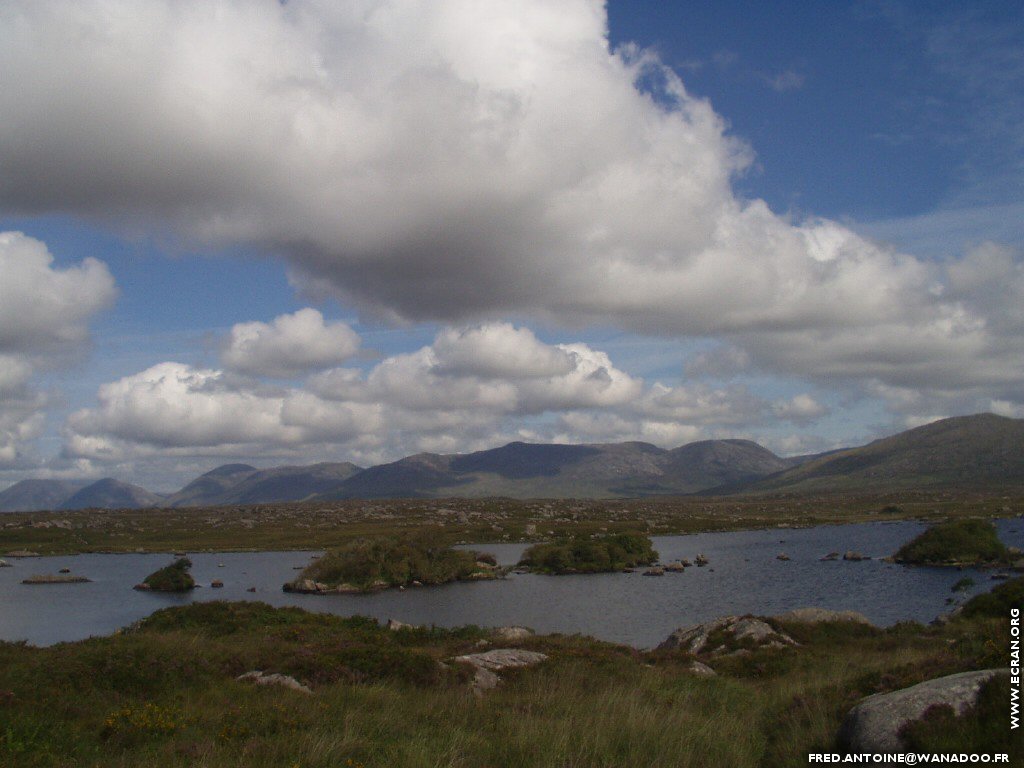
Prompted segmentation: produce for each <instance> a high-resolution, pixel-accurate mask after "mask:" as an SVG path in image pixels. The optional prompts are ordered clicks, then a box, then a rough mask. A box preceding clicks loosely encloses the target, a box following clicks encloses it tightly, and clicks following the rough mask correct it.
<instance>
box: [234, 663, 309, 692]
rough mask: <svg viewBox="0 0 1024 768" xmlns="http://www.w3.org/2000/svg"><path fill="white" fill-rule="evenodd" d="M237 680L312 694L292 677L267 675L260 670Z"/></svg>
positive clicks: (240, 676)
mask: <svg viewBox="0 0 1024 768" xmlns="http://www.w3.org/2000/svg"><path fill="white" fill-rule="evenodd" d="M235 679H236V680H248V681H251V682H253V683H255V684H256V685H279V686H281V687H283V688H291V689H292V690H293V691H299V692H300V693H312V691H311V690H310V689H309V688H307V687H306V686H304V685H303V684H302V683H300V682H299V681H298V680H296V679H295V678H294V677H291V676H290V675H281V674H278V673H277V672H272V673H269V674H268V673H266V672H261V671H260V670H258V669H257V670H253V671H252V672H246V673H245V674H244V675H239V676H238V677H236V678H235Z"/></svg>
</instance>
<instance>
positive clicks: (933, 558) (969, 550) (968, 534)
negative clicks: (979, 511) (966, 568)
mask: <svg viewBox="0 0 1024 768" xmlns="http://www.w3.org/2000/svg"><path fill="white" fill-rule="evenodd" d="M894 559H895V560H896V562H898V563H911V564H915V565H952V564H961V563H972V564H985V563H1002V562H1006V561H1007V560H1008V559H1009V554H1008V553H1007V551H1006V547H1005V546H1003V543H1002V542H1001V541H999V536H998V535H997V534H996V529H995V526H993V525H992V524H991V523H989V522H987V521H985V520H950V521H947V522H944V523H939V524H938V525H935V526H933V527H931V528H929V529H928V530H926V531H925V532H924V533H922V534H921V535H919V536H918V537H917V538H915V539H914V540H912V541H910V542H909V543H907V544H904V545H903V546H902V547H900V549H899V551H898V552H897V553H896V554H895V555H894Z"/></svg>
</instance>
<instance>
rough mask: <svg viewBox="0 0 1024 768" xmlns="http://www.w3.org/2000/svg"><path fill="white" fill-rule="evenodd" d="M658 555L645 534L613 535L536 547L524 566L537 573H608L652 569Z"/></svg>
mask: <svg viewBox="0 0 1024 768" xmlns="http://www.w3.org/2000/svg"><path fill="white" fill-rule="evenodd" d="M657 560H658V553H657V552H655V551H654V547H653V546H652V545H651V539H650V538H649V537H648V536H645V535H643V534H641V533H611V534H604V535H592V536H582V535H577V536H573V537H567V538H560V539H556V540H555V541H553V542H550V543H545V544H534V545H533V546H532V547H530V548H529V549H527V550H526V551H525V552H524V553H523V557H522V559H521V560H520V561H519V565H520V566H524V567H526V568H529V569H530V570H531V571H533V572H535V573H549V574H566V573H606V572H609V571H621V570H622V569H623V568H634V567H636V566H638V565H651V564H653V563H655V562H657Z"/></svg>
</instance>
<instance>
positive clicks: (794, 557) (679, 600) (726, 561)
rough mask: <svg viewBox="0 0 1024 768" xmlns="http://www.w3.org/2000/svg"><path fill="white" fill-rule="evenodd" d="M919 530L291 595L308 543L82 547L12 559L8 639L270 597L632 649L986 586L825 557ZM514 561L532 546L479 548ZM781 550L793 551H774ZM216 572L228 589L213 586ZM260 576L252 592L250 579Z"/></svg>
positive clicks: (923, 601)
mask: <svg viewBox="0 0 1024 768" xmlns="http://www.w3.org/2000/svg"><path fill="white" fill-rule="evenodd" d="M997 527H998V529H999V532H1000V537H1001V538H1002V540H1003V541H1004V542H1005V543H1006V544H1009V545H1013V546H1017V547H1021V548H1024V520H1022V519H1020V518H1011V519H1007V520H1000V521H998V522H997ZM923 529H924V526H923V525H922V524H920V523H913V522H898V523H869V524H861V525H841V526H822V527H818V528H806V529H781V528H780V529H771V530H763V531H739V532H732V533H702V534H695V535H692V536H660V537H655V538H654V544H655V548H656V549H657V550H658V552H659V553H660V555H661V561H662V562H663V563H667V562H671V561H673V560H677V559H679V558H682V557H687V558H690V559H691V560H692V559H693V558H694V557H695V556H696V555H697V553H698V552H703V553H704V554H705V555H707V556H708V558H709V559H710V561H711V563H710V565H709V566H708V567H706V568H696V567H695V568H688V569H687V570H686V572H685V573H682V574H675V573H666V574H665V575H664V576H662V577H649V576H644V575H643V574H642V573H641V572H640V571H638V572H636V573H632V574H619V573H615V574H598V575H592V576H533V575H528V574H522V575H518V574H513V575H510V576H509V577H508V578H507V579H504V580H500V581H489V582H474V583H465V584H450V585H447V586H443V587H431V588H420V589H407V590H404V591H398V590H389V591H386V592H379V593H376V594H372V595H329V596H319V595H294V594H286V593H284V592H282V591H281V585H282V584H283V583H284V582H285V581H290V580H291V579H293V578H294V577H295V575H296V574H297V573H298V571H297V570H296V569H295V568H296V567H297V566H304V565H306V564H307V563H308V562H309V559H310V556H311V555H312V554H313V553H310V552H254V553H222V554H216V553H214V554H191V553H190V554H189V557H190V558H191V560H192V562H193V569H192V573H193V575H194V576H195V578H196V581H197V582H199V583H200V584H203V585H204V586H203V588H202V589H197V590H195V591H194V592H192V593H190V594H187V595H163V594H154V593H147V592H136V591H134V590H132V589H131V587H132V585H134V584H137V583H138V582H140V581H142V579H143V578H144V577H145V576H146V575H147V574H149V573H151V572H152V571H154V570H156V569H157V568H159V567H161V566H163V565H166V564H167V563H169V562H170V561H171V556H170V555H160V554H155V555H153V554H151V555H75V556H59V557H42V558H27V559H21V560H12V559H10V558H8V562H10V563H13V567H11V568H0V639H3V640H27V641H28V642H30V643H33V644H37V645H48V644H52V643H56V642H61V641H67V640H78V639H81V638H85V637H89V636H91V635H105V634H110V633H111V632H113V631H115V630H117V629H118V628H120V627H123V626H125V625H127V624H130V623H131V622H133V621H135V620H137V619H139V618H142V617H143V616H147V615H148V614H150V613H152V612H153V611H155V610H157V609H159V608H163V607H166V606H170V605H180V604H183V603H188V602H192V601H195V600H262V601H264V602H267V603H270V604H271V605H298V606H301V607H303V608H307V609H309V610H313V611H325V612H330V613H336V614H340V615H353V614H361V615H365V616H373V617H375V618H378V619H381V620H384V619H387V618H392V617H393V618H396V619H399V620H401V621H404V622H407V623H410V624H436V625H438V626H458V625H462V624H478V625H481V626H501V625H506V624H520V625H525V626H528V627H532V628H534V629H535V630H537V631H539V632H545V633H547V632H562V633H567V634H572V633H582V634H586V635H592V636H594V637H598V638H601V639H604V640H610V641H614V642H619V643H627V644H630V645H634V646H637V647H641V648H643V647H650V646H654V645H657V644H658V643H659V642H661V641H662V640H664V639H665V637H667V636H668V635H669V634H670V633H671V632H672V631H673V630H675V629H676V628H678V627H680V626H685V625H687V624H693V623H696V622H700V621H704V620H706V619H711V618H714V617H717V616H724V615H728V614H744V613H753V614H760V615H772V614H776V613H781V612H782V611H787V610H790V609H792V608H799V607H803V606H818V607H822V608H834V609H852V610H855V611H860V612H861V613H863V614H864V615H866V616H867V617H868V618H869V619H871V620H872V621H874V622H875V623H877V624H879V625H883V626H884V625H890V624H894V623H896V622H898V621H902V620H907V619H912V620H916V621H921V622H927V621H930V620H931V619H933V618H934V617H935V616H936V615H938V614H939V613H942V612H944V611H947V610H949V609H950V606H949V605H947V603H946V600H947V598H950V597H953V596H954V595H953V593H952V592H951V589H950V588H951V587H952V585H953V584H954V583H956V582H957V581H958V580H959V579H961V578H963V577H964V576H970V577H972V578H973V579H974V581H975V582H976V583H975V586H974V587H972V588H970V589H969V590H967V591H966V592H965V593H958V598H957V599H958V600H963V599H965V598H966V597H969V596H970V595H972V594H976V593H978V592H981V591H987V590H989V589H991V587H992V586H993V583H994V582H992V581H991V572H986V571H973V570H966V571H958V570H955V569H943V568H916V567H906V566H899V565H893V564H890V563H884V562H881V561H880V560H869V561H863V562H843V561H837V562H821V561H820V560H819V558H821V557H822V556H823V555H825V554H826V553H828V552H831V551H838V552H840V553H842V552H845V551H847V550H851V549H852V550H857V551H859V552H862V553H864V554H866V555H870V556H872V557H876V558H878V557H883V556H885V555H889V554H892V553H893V552H894V551H895V550H896V549H898V548H899V546H900V545H902V544H903V543H905V542H906V541H909V540H910V539H911V538H913V537H914V536H916V535H917V534H918V533H920V532H921V531H922V530H923ZM477 548H478V549H481V550H486V551H490V552H493V553H494V554H495V555H496V556H497V557H498V559H499V561H500V562H502V563H505V564H511V563H515V562H516V560H517V559H518V557H519V554H520V553H521V552H522V550H523V548H524V545H520V544H496V545H482V546H479V547H477ZM781 552H785V553H786V554H788V555H789V556H790V558H791V560H789V561H788V562H784V561H780V560H777V559H776V555H778V554H779V553H781ZM62 567H67V568H70V569H71V570H72V572H73V573H75V574H80V575H83V576H88V577H89V578H91V579H92V580H93V581H92V582H91V583H88V584H58V585H36V586H30V585H25V584H21V583H20V582H21V580H22V579H23V578H25V577H27V576H30V575H32V574H35V573H55V572H57V570H58V569H60V568H62ZM213 579H220V580H222V581H223V582H224V588H223V589H212V588H210V587H209V583H210V581H212V580H213ZM250 587H255V588H256V592H255V593H253V592H248V591H247V589H248V588H250Z"/></svg>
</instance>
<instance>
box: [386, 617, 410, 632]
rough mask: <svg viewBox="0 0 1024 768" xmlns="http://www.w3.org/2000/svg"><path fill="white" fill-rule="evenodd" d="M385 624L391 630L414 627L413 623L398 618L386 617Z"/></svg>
mask: <svg viewBox="0 0 1024 768" xmlns="http://www.w3.org/2000/svg"><path fill="white" fill-rule="evenodd" d="M385 626H386V627H387V628H388V629H390V630H391V631H392V632H397V631H398V630H400V629H416V625H415V624H406V623H405V622H404V621H399V620H398V619H388V623H387V624H386V625H385Z"/></svg>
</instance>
